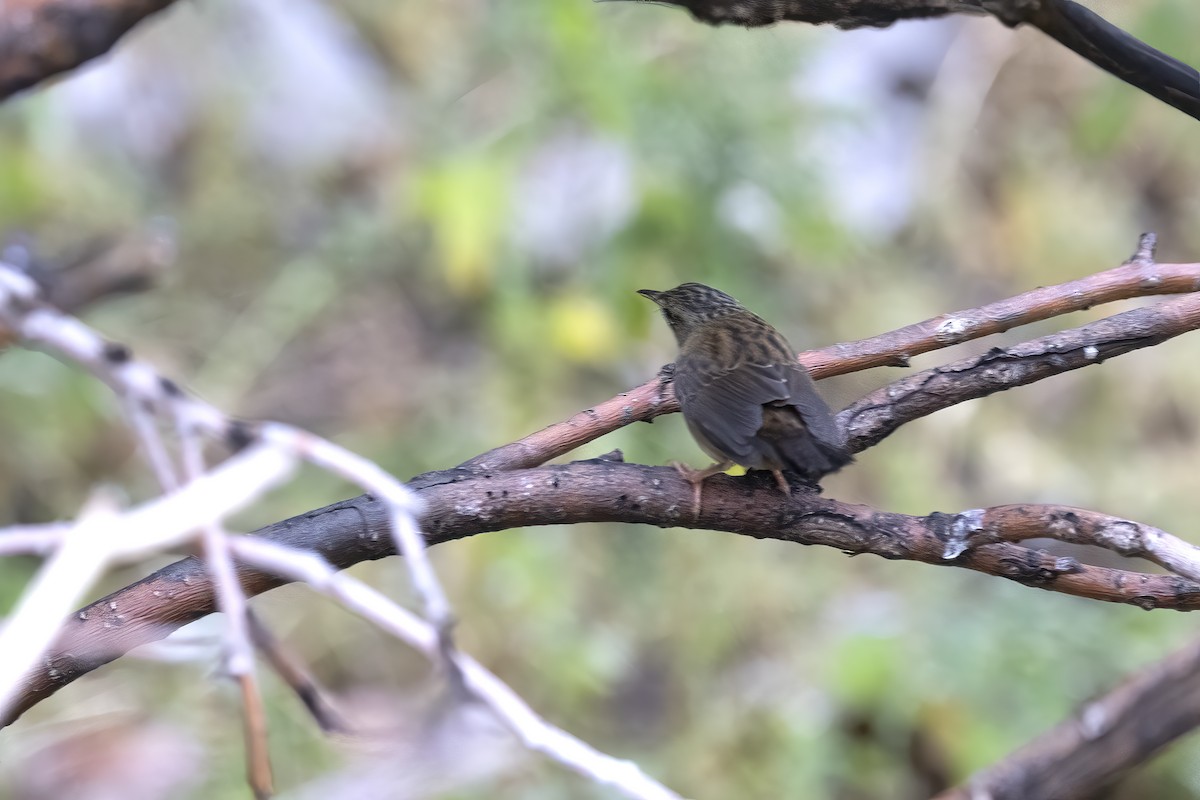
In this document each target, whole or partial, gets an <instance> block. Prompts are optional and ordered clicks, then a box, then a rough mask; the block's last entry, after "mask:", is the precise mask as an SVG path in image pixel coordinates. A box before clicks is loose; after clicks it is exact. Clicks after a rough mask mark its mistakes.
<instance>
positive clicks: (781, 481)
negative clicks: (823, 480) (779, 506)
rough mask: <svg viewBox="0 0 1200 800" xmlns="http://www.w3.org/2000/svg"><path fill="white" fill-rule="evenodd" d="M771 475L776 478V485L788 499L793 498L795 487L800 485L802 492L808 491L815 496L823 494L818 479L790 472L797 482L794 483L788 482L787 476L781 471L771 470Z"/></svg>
mask: <svg viewBox="0 0 1200 800" xmlns="http://www.w3.org/2000/svg"><path fill="white" fill-rule="evenodd" d="M771 474H772V475H774V476H775V485H776V486H778V487H779V491H781V492H783V493H784V494H785V495H787V496H788V497H791V496H792V486H793V485H799V487H800V488H801V489H802V490H807V491H810V492H813V493H814V494H820V493H821V484H820V483H819V482H818V481H819V479H818V478H811V477H808V476H806V475H802V474H800V473H798V472H789V473H788V474H789V475H791V476H792V479H793V481H794V482H795V483H793V482H792V481H788V478H787V475H784V473H783V470H781V469H773V470H771Z"/></svg>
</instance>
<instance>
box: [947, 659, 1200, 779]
mask: <svg viewBox="0 0 1200 800" xmlns="http://www.w3.org/2000/svg"><path fill="white" fill-rule="evenodd" d="M1197 726H1200V641H1197V642H1195V643H1194V644H1192V645H1190V646H1189V647H1187V648H1186V649H1184V650H1181V651H1179V652H1178V653H1175V654H1173V655H1171V656H1170V657H1168V658H1166V659H1165V660H1163V661H1160V662H1158V663H1157V664H1153V665H1151V666H1150V667H1148V668H1147V669H1145V670H1142V671H1141V672H1140V673H1138V674H1136V675H1134V676H1133V677H1131V678H1129V679H1127V680H1126V681H1125V682H1124V683H1122V684H1121V685H1120V686H1118V687H1117V688H1116V689H1114V690H1113V691H1111V692H1109V693H1108V694H1106V695H1104V696H1103V697H1101V698H1099V699H1098V700H1093V701H1091V702H1089V703H1086V704H1085V705H1084V706H1083V707H1082V708H1080V709H1079V711H1078V712H1076V714H1075V715H1074V716H1073V717H1072V718H1071V719H1069V720H1067V721H1066V722H1063V723H1061V724H1060V725H1057V726H1056V727H1054V728H1052V729H1051V730H1049V731H1047V732H1046V733H1044V734H1042V735H1041V736H1039V737H1038V738H1036V739H1034V740H1033V741H1032V742H1029V743H1028V744H1026V745H1025V746H1023V747H1022V748H1021V749H1020V750H1018V751H1016V752H1015V753H1013V754H1012V755H1010V756H1008V757H1007V758H1005V759H1004V760H1003V761H1000V762H999V763H997V764H994V765H992V766H990V767H988V768H987V769H985V770H984V771H982V772H980V773H979V774H977V775H975V776H974V777H972V778H971V780H970V781H968V782H967V783H966V784H965V785H963V786H960V787H958V788H955V789H951V790H950V791H948V792H944V793H943V794H940V795H938V797H937V800H972V798H977V797H987V798H991V800H1075V798H1084V797H1093V796H1095V795H1094V794H1093V793H1094V792H1095V790H1096V789H1097V788H1098V787H1101V786H1104V785H1106V784H1108V783H1110V782H1112V780H1114V779H1115V778H1117V777H1118V776H1120V774H1121V773H1122V772H1124V771H1126V770H1128V769H1129V768H1131V767H1134V766H1137V765H1138V764H1141V763H1142V762H1144V761H1145V760H1146V759H1148V758H1150V757H1151V756H1152V755H1154V753H1156V752H1157V751H1158V750H1160V749H1162V748H1163V747H1165V746H1166V745H1168V744H1170V743H1171V742H1172V741H1174V740H1175V739H1177V738H1179V737H1180V736H1182V735H1184V734H1185V733H1187V732H1189V731H1191V730H1194V729H1195V728H1196V727H1197Z"/></svg>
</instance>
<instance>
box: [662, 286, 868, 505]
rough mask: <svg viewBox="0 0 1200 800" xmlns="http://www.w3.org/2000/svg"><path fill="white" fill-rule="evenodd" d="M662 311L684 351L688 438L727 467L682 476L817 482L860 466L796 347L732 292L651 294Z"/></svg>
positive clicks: (682, 399)
mask: <svg viewBox="0 0 1200 800" xmlns="http://www.w3.org/2000/svg"><path fill="white" fill-rule="evenodd" d="M639 294H643V295H645V296H646V297H649V298H650V299H651V300H653V301H654V302H655V303H657V304H658V306H659V307H660V308H661V309H662V312H663V316H664V317H665V318H666V320H667V324H668V325H670V326H671V330H672V332H674V334H675V339H676V341H677V342H678V343H679V357H678V358H677V359H676V361H675V376H674V381H675V394H676V396H677V397H678V398H679V405H680V408H681V409H682V411H683V418H684V420H685V421H686V422H687V426H688V430H690V431H691V432H692V435H693V436H694V437H695V438H696V441H697V442H698V443H699V444H700V447H701V448H703V449H704V451H705V452H706V453H708V454H709V455H710V456H712V457H713V458H715V459H716V460H717V462H718V463H717V464H714V465H713V466H712V467H709V468H708V469H706V470H700V471H692V470H686V469H681V472H684V474H685V475H687V476H688V477H689V480H692V482H693V483H694V484H695V485H696V486H697V495H696V497H697V500H696V505H697V510H698V509H699V484H700V481H703V480H704V478H707V477H708V476H709V475H712V474H715V473H716V472H720V471H723V470H725V469H727V468H728V467H729V466H730V465H731V464H740V465H742V466H743V467H746V468H747V469H764V470H770V471H771V472H772V473H774V474H775V478H776V481H777V482H778V483H779V486H780V488H781V489H782V490H783V491H785V492H789V491H790V489H789V486H788V483H787V480H786V479H785V478H784V477H783V474H782V471H785V470H786V471H791V472H795V473H798V474H799V475H800V476H801V477H802V478H804V479H805V480H806V481H809V482H815V481H817V480H819V479H820V478H821V477H822V476H824V475H827V474H829V473H830V472H834V471H836V470H838V469H840V468H841V467H843V466H845V465H846V464H848V463H850V461H851V460H852V459H851V457H850V453H849V451H848V450H847V449H846V443H845V438H844V437H843V435H842V433H841V431H840V430H839V429H838V426H837V423H836V421H835V420H834V418H833V413H832V412H831V411H830V410H829V406H828V405H826V403H825V401H824V400H822V399H821V396H820V395H819V394H817V390H816V385H815V384H814V383H813V380H812V378H811V377H810V376H809V374H808V371H807V370H805V369H804V367H803V366H801V365H800V362H799V361H798V360H797V359H796V352H795V350H793V349H792V347H791V345H789V344H788V342H787V339H785V338H784V337H783V335H782V334H781V333H779V331H777V330H775V329H774V328H773V327H771V325H770V324H769V323H767V322H766V321H765V320H763V319H762V318H761V317H759V316H758V315H757V314H754V313H752V312H750V311H748V310H747V309H746V308H744V307H743V306H742V305H741V304H740V303H738V301H737V300H734V299H733V298H732V297H730V296H729V295H727V294H725V293H724V292H721V291H718V290H716V289H713V288H711V287H709V286H705V285H703V284H700V283H685V284H683V285H682V286H677V287H675V288H674V289H670V290H668V291H665V292H656V291H653V290H650V289H642V290H640V291H639Z"/></svg>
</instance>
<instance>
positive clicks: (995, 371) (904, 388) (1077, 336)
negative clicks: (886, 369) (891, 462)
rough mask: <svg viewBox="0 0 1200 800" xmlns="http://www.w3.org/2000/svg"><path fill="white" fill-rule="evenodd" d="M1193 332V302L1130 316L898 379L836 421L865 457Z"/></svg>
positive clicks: (1168, 303) (1199, 300) (1197, 315)
mask: <svg viewBox="0 0 1200 800" xmlns="http://www.w3.org/2000/svg"><path fill="white" fill-rule="evenodd" d="M1197 328H1200V294H1191V295H1188V296H1186V297H1179V298H1174V299H1171V300H1164V301H1162V302H1160V303H1156V304H1154V305H1152V306H1146V307H1144V308H1135V309H1133V310H1132V311H1126V312H1124V313H1122V314H1115V315H1113V316H1111V317H1106V318H1104V319H1102V320H1098V321H1096V322H1092V323H1089V324H1087V325H1081V326H1080V327H1078V328H1071V329H1069V330H1065V331H1060V332H1058V333H1053V334H1050V335H1049V336H1043V337H1041V338H1039V339H1033V340H1030V341H1028V342H1022V343H1021V344H1018V345H1014V346H1012V347H1009V348H1007V349H999V348H996V349H993V350H990V351H988V352H987V353H984V354H983V355H981V356H976V357H972V358H965V359H962V360H961V361H955V362H953V363H951V364H946V365H944V366H940V367H935V368H933V369H928V370H925V371H924V372H918V373H916V374H914V375H910V376H908V377H907V378H901V379H900V380H898V381H895V382H894V383H890V384H888V385H887V386H885V387H883V388H882V389H878V390H876V391H875V392H872V393H871V394H869V395H867V396H866V397H864V398H862V399H861V400H858V401H857V402H855V403H854V404H852V405H851V406H850V407H849V408H847V409H845V410H844V411H842V412H841V413H840V414H838V421H839V422H840V423H841V424H842V425H843V427H844V428H845V429H846V431H847V433H848V435H849V438H850V446H851V449H853V450H855V451H858V450H864V449H866V448H867V447H870V446H872V445H874V444H877V443H878V442H880V441H882V440H883V439H884V438H886V437H887V436H889V435H891V433H892V432H893V431H895V430H896V429H897V428H899V427H900V426H901V425H903V424H905V423H906V422H911V421H913V420H914V419H918V418H920V417H924V416H928V415H929V414H932V413H933V412H935V411H940V410H942V409H944V408H949V407H950V406H953V405H957V404H959V403H963V402H966V401H967V400H974V399H977V398H980V397H986V396H988V395H990V394H995V393H996V392H1002V391H1005V390H1007V389H1012V388H1014V387H1017V386H1025V385H1027V384H1030V383H1034V382H1035V381H1040V380H1043V379H1045V378H1049V377H1051V376H1054V375H1058V374H1061V373H1063V372H1069V371H1071V370H1075V369H1079V368H1081V367H1088V366H1093V365H1095V364H1099V363H1101V362H1103V361H1106V360H1108V359H1110V358H1113V357H1115V356H1119V355H1123V354H1125V353H1129V352H1131V351H1133V350H1138V349H1141V348H1144V347H1153V346H1154V345H1156V344H1161V343H1162V342H1164V341H1166V340H1167V339H1171V338H1174V337H1176V336H1179V335H1180V334H1183V333H1187V332H1188V331H1193V330H1196V329H1197Z"/></svg>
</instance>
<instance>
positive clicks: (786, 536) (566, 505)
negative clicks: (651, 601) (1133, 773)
mask: <svg viewBox="0 0 1200 800" xmlns="http://www.w3.org/2000/svg"><path fill="white" fill-rule="evenodd" d="M409 486H410V488H412V489H414V490H416V491H417V493H418V496H419V497H420V498H421V500H422V501H423V503H424V504H425V509H426V510H425V513H424V515H423V517H422V529H423V530H424V532H425V536H426V543H427V544H428V545H436V544H441V543H444V542H448V541H453V540H455V539H461V538H464V537H467V536H473V535H476V534H480V533H487V532H491V531H499V530H505V529H508V528H513V527H519V526H538V525H568V524H576V523H582V522H627V523H642V524H649V525H658V526H660V527H686V528H698V529H708V530H716V531H725V532H728V533H736V534H742V535H746V536H752V537H755V538H759V539H778V540H781V541H788V542H794V543H796V544H808V545H822V546H825V547H833V548H836V549H838V550H841V551H843V552H845V553H847V554H849V555H860V554H868V553H869V554H873V555H877V556H881V557H883V558H887V559H891V560H906V561H919V562H922V563H925V564H933V565H938V566H957V567H963V568H966V569H971V570H975V571H977V572H982V573H985V574H988V575H995V576H997V577H1002V578H1007V579H1008V580H1012V581H1016V582H1017V583H1021V584H1024V585H1026V586H1032V587H1035V588H1039V589H1046V590H1049V591H1055V592H1061V593H1063V594H1070V595H1075V596H1079V597H1086V598H1090V599H1093V600H1102V601H1106V602H1114V603H1128V604H1131V605H1136V606H1138V607H1140V608H1144V609H1153V608H1165V609H1174V610H1177V611H1193V610H1197V609H1200V583H1197V582H1193V581H1190V580H1186V579H1184V578H1181V577H1176V576H1173V575H1150V574H1145V573H1140V572H1132V571H1127V570H1118V569H1109V568H1105V567H1097V566H1090V565H1086V564H1081V563H1079V562H1078V561H1076V560H1075V559H1072V558H1061V557H1055V556H1052V555H1049V554H1046V553H1044V552H1041V551H1037V550H1031V549H1028V548H1025V547H1020V546H1017V545H1013V544H1007V543H995V544H983V545H980V546H977V547H973V548H972V549H968V550H965V551H964V550H963V548H962V543H963V540H964V537H967V536H969V535H971V534H972V533H978V535H981V536H985V537H992V539H993V540H994V541H999V540H1002V539H1005V538H1028V537H1029V536H1031V535H1037V536H1042V537H1049V538H1057V539H1061V540H1063V541H1071V542H1085V543H1088V544H1093V545H1096V546H1099V547H1106V548H1108V549H1110V550H1114V551H1116V552H1125V549H1124V548H1125V546H1124V544H1123V543H1122V542H1121V541H1120V540H1118V539H1116V538H1114V537H1111V536H1105V535H1102V531H1105V530H1108V531H1112V530H1119V529H1121V528H1128V527H1131V526H1135V525H1136V523H1132V522H1129V521H1127V520H1120V519H1117V518H1104V519H1105V524H1104V525H1103V526H1095V527H1093V528H1092V529H1090V530H1092V531H1094V532H1093V533H1092V534H1091V538H1090V539H1089V533H1088V530H1089V529H1088V528H1087V527H1086V526H1078V529H1072V528H1069V527H1068V526H1065V525H1063V524H1062V521H1063V520H1065V519H1069V518H1070V515H1071V514H1075V515H1080V514H1087V513H1089V512H1082V511H1080V510H1079V509H1070V508H1064V507H1060V506H1040V505H1026V506H1021V507H1020V509H1022V513H1020V514H1018V513H1015V512H1013V510H1012V507H1007V506H1004V507H999V508H997V509H982V510H981V509H974V510H970V511H964V512H962V513H961V514H940V513H934V514H930V515H929V516H925V517H915V516H909V515H906V514H896V513H891V512H884V511H879V510H877V509H874V508H871V507H869V506H863V505H855V504H851V503H843V502H840V501H837V500H833V499H830V498H824V497H821V496H820V495H817V494H814V493H812V492H811V491H803V490H797V491H796V492H795V493H794V494H793V495H792V496H791V497H790V498H788V497H784V496H783V494H782V493H780V492H779V490H778V489H777V488H776V487H775V484H774V483H773V482H772V481H771V480H770V479H769V476H761V475H757V474H755V473H751V474H750V475H749V476H746V477H742V478H732V477H729V476H724V475H718V476H714V477H713V478H711V479H709V481H708V482H707V483H705V487H704V506H703V508H702V511H701V515H700V518H699V519H698V520H696V519H693V517H692V511H691V485H690V484H688V483H687V482H686V481H685V480H684V479H683V478H681V477H680V476H679V474H678V473H677V472H676V471H675V470H673V469H671V468H668V467H648V466H642V465H638V464H625V463H621V462H618V461H614V460H609V459H594V460H592V461H581V462H574V463H571V464H565V465H557V466H545V467H539V468H535V469H529V470H513V471H506V472H495V473H478V472H471V471H467V470H461V469H456V470H449V471H446V472H433V473H428V474H426V475H423V476H420V477H418V478H415V479H413V480H412V481H410V482H409ZM1099 517H1100V515H1094V518H1097V519H1098V518H1099ZM1038 518H1040V519H1042V520H1043V525H1044V527H1043V528H1042V529H1040V530H1038V529H1036V527H1035V525H1034V524H1033V522H1032V521H1033V520H1036V519H1038ZM387 530H388V523H387V517H386V514H385V513H384V510H383V509H382V507H381V506H380V504H379V503H377V502H376V501H374V500H372V499H371V498H369V497H367V496H365V495H364V496H360V497H357V498H354V499H351V500H346V501H342V502H340V503H334V504H333V505H330V506H327V507H325V508H322V509H317V510H315V511H310V512H308V513H306V514H302V515H300V516H297V517H293V518H292V519H289V520H284V521H282V522H278V523H275V524H274V525H270V526H268V527H266V528H263V529H261V530H259V531H257V532H256V538H257V537H261V538H263V539H265V540H267V541H270V542H277V543H280V544H286V545H287V546H289V547H292V548H299V549H303V550H310V551H314V552H316V553H317V554H319V555H320V556H322V557H323V558H324V559H325V560H327V561H328V562H329V563H330V564H331V565H333V566H334V567H336V568H338V569H344V568H346V567H349V566H351V565H353V564H357V563H360V562H362V561H367V560H373V559H379V558H383V557H385V556H389V555H392V554H394V552H395V550H394V547H393V545H392V543H391V542H390V541H389V540H388V538H387ZM1161 535H1162V536H1163V537H1168V538H1169V539H1171V540H1173V541H1172V542H1171V545H1172V549H1176V550H1178V551H1179V552H1184V551H1186V550H1187V546H1185V545H1184V543H1183V542H1180V541H1179V540H1177V539H1174V537H1170V536H1169V534H1166V533H1162V534H1161ZM1188 563H1189V569H1192V570H1198V571H1200V558H1193V559H1191V560H1190V561H1189V562H1188ZM239 579H240V582H241V585H242V588H243V590H244V591H245V592H246V594H247V595H257V594H261V593H262V592H265V591H268V590H270V589H273V588H275V587H277V586H280V585H282V584H283V583H285V581H284V580H283V579H282V578H279V577H277V576H276V575H272V574H268V573H264V572H261V571H257V570H250V569H245V568H242V569H240V570H239ZM114 603H115V604H116V605H117V606H118V607H119V608H120V609H121V614H122V616H121V618H120V619H119V620H115V614H114V612H113V611H112V610H111V606H112V604H114ZM213 609H214V605H213V593H212V587H211V585H210V582H209V579H208V577H207V574H206V572H205V570H204V566H203V564H202V563H201V562H200V561H199V560H197V559H195V558H188V559H184V560H182V561H178V562H176V563H174V564H171V565H170V566H167V567H165V568H163V569H161V570H159V571H158V572H156V573H154V574H153V575H151V576H149V577H147V578H145V579H143V580H141V581H139V582H138V583H135V584H133V585H131V586H128V587H125V588H124V589H121V590H119V591H117V592H115V593H113V594H111V595H109V596H108V597H105V598H102V599H100V600H97V601H96V602H95V603H92V604H91V605H89V606H88V607H86V608H85V609H83V610H81V611H80V612H79V614H77V615H76V616H75V617H74V618H72V619H70V620H69V621H68V623H67V625H66V626H65V627H64V629H63V631H62V633H61V636H60V639H59V640H58V642H56V644H55V646H54V650H53V653H52V655H51V657H50V658H48V659H47V662H46V665H45V669H43V670H40V671H38V672H37V673H34V674H31V675H30V676H29V677H28V679H27V681H26V683H25V685H24V687H23V689H22V699H21V701H20V704H19V706H18V707H17V709H16V710H15V711H14V713H13V715H12V716H11V717H10V718H6V719H0V724H8V723H9V722H11V721H12V719H14V718H15V717H16V716H17V715H19V714H20V713H22V712H23V711H24V710H25V709H26V708H29V707H31V706H33V705H34V704H36V703H38V702H40V701H41V700H43V699H45V698H46V697H48V696H49V695H51V694H53V693H54V692H55V691H57V690H58V689H60V688H62V687H63V686H65V685H67V684H68V683H70V682H72V681H74V680H75V679H76V678H78V677H80V676H82V675H84V674H86V673H87V672H90V671H91V670H93V669H95V668H97V667H99V666H101V665H103V664H105V663H108V662H109V661H112V660H113V659H115V658H117V657H119V656H120V655H122V654H124V653H125V652H127V651H128V650H130V649H132V648H133V647H136V646H138V645H141V644H145V643H147V642H151V641H156V640H158V639H161V638H163V637H164V636H166V635H167V634H169V633H170V632H171V631H172V630H174V629H176V628H178V627H180V626H182V625H185V624H187V623H188V622H191V621H193V620H196V619H199V618H200V617H203V616H205V615H207V614H209V613H212V611H213ZM114 625H115V626H116V627H115V628H114V627H113V626H114Z"/></svg>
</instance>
